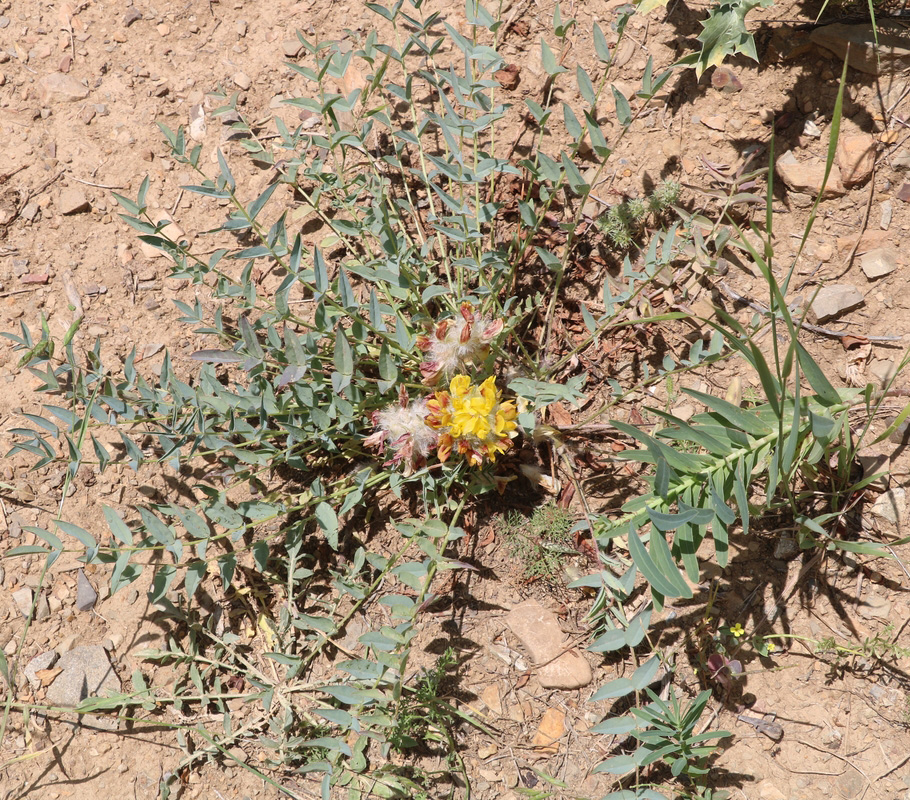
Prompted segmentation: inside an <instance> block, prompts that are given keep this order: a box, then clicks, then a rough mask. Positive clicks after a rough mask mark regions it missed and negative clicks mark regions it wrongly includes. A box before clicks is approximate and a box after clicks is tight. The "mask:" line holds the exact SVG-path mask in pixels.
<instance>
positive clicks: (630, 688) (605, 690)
mask: <svg viewBox="0 0 910 800" xmlns="http://www.w3.org/2000/svg"><path fill="white" fill-rule="evenodd" d="M634 691H635V684H634V683H632V681H630V680H629V679H628V678H616V679H615V680H612V681H610V682H609V683H605V684H604V685H603V686H601V687H600V688H599V689H598V690H597V691H596V692H594V694H592V695H591V702H592V703H596V702H597V701H598V700H613V699H615V698H617V697H625V696H626V695H627V694H632V692H634Z"/></svg>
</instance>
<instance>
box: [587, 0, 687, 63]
mask: <svg viewBox="0 0 910 800" xmlns="http://www.w3.org/2000/svg"><path fill="white" fill-rule="evenodd" d="M667 2H669V0H667ZM594 52H595V53H597V57H598V58H599V59H600V60H601V61H602V62H603V63H604V64H609V63H610V61H611V60H612V56H611V55H610V46H609V45H608V44H607V37H606V36H604V32H603V30H602V29H601V27H600V25H598V24H597V23H596V22H595V23H594Z"/></svg>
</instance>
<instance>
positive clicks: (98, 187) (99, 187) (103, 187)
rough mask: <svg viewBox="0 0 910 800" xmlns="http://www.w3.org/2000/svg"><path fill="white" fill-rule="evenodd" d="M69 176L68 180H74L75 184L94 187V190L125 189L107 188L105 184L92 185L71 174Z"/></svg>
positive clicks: (124, 187)
mask: <svg viewBox="0 0 910 800" xmlns="http://www.w3.org/2000/svg"><path fill="white" fill-rule="evenodd" d="M69 176H70V180H74V181H76V183H84V184H85V185H86V186H94V187H95V188H96V189H126V186H108V185H107V184H105V183H92V182H91V181H86V180H83V179H82V178H77V177H76V176H75V175H73V173H72V172H70V173H69Z"/></svg>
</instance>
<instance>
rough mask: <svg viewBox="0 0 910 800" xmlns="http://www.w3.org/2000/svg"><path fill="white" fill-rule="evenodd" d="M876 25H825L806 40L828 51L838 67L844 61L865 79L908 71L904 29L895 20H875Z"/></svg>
mask: <svg viewBox="0 0 910 800" xmlns="http://www.w3.org/2000/svg"><path fill="white" fill-rule="evenodd" d="M875 23H876V24H875V28H873V27H872V25H869V24H866V23H863V24H859V25H844V24H842V23H837V24H835V25H825V26H823V27H821V28H816V29H815V30H814V31H812V33H811V34H810V35H809V40H810V41H811V42H812V43H813V44H817V45H818V46H819V47H823V48H824V49H825V50H830V51H831V52H832V53H834V54H835V55H836V56H837V59H838V61H839V62H840V63H843V61H844V58H847V63H848V65H849V66H851V67H853V69H855V70H859V71H860V72H865V73H867V74H868V75H881V74H885V75H891V74H894V73H896V72H903V71H904V70H907V69H910V39H908V37H907V29H906V28H904V27H903V26H902V25H901V22H900V21H897V20H888V19H877V20H876V21H875ZM876 38H877V40H878V45H876ZM848 46H849V54H848V52H847V50H848Z"/></svg>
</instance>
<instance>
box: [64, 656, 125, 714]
mask: <svg viewBox="0 0 910 800" xmlns="http://www.w3.org/2000/svg"><path fill="white" fill-rule="evenodd" d="M57 667H58V669H60V670H62V672H61V673H60V675H59V676H58V677H57V679H56V680H55V681H54V682H53V683H52V684H51V685H50V686H49V687H48V690H47V701H48V703H50V704H51V705H54V706H67V707H70V708H72V707H74V706H78V705H79V703H81V702H82V701H83V700H85V698H87V697H104V696H105V695H109V694H118V693H119V692H120V678H118V677H117V673H116V672H114V668H113V667H112V666H111V662H110V659H109V658H108V657H107V653H106V652H105V650H104V648H103V647H102V646H101V645H99V644H93V645H84V646H82V647H74V648H73V649H72V650H70V651H69V652H68V653H64V654H63V655H62V656H60V660H59V661H58V662H57Z"/></svg>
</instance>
